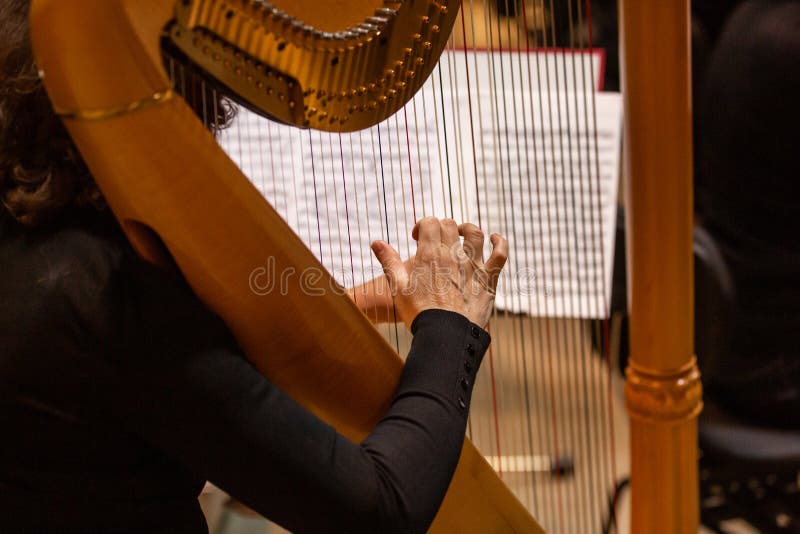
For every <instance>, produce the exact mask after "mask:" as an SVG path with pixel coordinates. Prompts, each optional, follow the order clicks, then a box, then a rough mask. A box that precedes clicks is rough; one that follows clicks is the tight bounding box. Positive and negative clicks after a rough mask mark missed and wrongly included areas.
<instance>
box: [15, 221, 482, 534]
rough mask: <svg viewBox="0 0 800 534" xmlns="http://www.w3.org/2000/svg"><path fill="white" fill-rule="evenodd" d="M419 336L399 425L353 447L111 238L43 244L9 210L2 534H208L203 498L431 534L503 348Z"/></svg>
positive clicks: (90, 231) (308, 522)
mask: <svg viewBox="0 0 800 534" xmlns="http://www.w3.org/2000/svg"><path fill="white" fill-rule="evenodd" d="M412 331H413V333H414V339H413V343H412V347H411V350H410V352H409V354H408V358H407V361H406V366H405V369H404V371H403V375H402V379H401V382H400V386H399V389H398V391H397V393H396V396H395V398H394V401H393V403H392V405H391V408H390V409H389V411H388V413H387V414H386V416H385V417H384V418H383V419H382V420H381V422H380V423H379V424H378V426H377V427H376V428H375V429H374V431H373V432H372V433H371V434H370V435H369V436H368V437H367V438H366V439H365V440H364V441H363V442H362V443H361V444H354V443H352V442H350V441H348V440H347V439H346V438H344V437H343V436H341V435H339V434H337V433H336V431H335V430H334V429H333V428H332V427H330V426H329V425H327V424H325V423H323V422H322V421H320V420H319V419H317V418H316V417H315V416H313V415H312V414H310V413H309V412H308V411H306V410H305V409H303V408H302V407H301V406H299V405H298V404H296V403H295V402H294V401H293V400H292V399H291V398H289V397H288V396H287V395H285V394H284V393H283V392H281V391H280V390H279V389H278V388H277V387H276V386H274V385H273V384H271V383H270V382H269V381H268V380H267V379H265V378H264V377H263V376H261V375H260V374H259V373H258V372H257V371H256V370H255V369H254V368H253V367H252V366H251V365H250V364H249V363H248V362H247V361H246V360H245V359H244V358H243V357H242V356H241V353H240V351H239V350H238V348H237V346H236V343H235V341H234V340H233V339H232V338H231V336H230V334H229V332H228V330H227V329H226V327H225V325H224V324H223V322H222V321H221V320H220V319H219V318H218V317H216V316H215V315H214V314H213V313H211V312H209V311H208V310H207V309H206V308H205V307H204V306H203V305H202V304H201V303H200V302H199V301H198V300H197V299H196V297H195V296H194V294H193V293H192V292H191V290H190V289H189V288H188V287H187V286H186V285H185V283H184V282H183V281H182V280H180V279H177V278H176V277H174V276H171V275H169V274H166V273H164V272H162V271H159V270H157V269H155V268H152V267H150V266H149V265H147V264H146V263H144V262H142V261H140V260H138V259H137V258H136V256H135V254H134V253H133V251H132V250H131V249H130V248H129V247H128V245H127V243H126V242H125V241H124V239H123V238H122V236H121V235H120V233H119V231H118V229H117V228H116V225H114V224H113V223H112V222H110V221H108V220H105V219H103V218H99V219H98V218H97V217H96V216H92V217H89V218H88V219H87V218H82V219H77V218H76V219H74V220H72V221H71V222H65V223H63V224H60V225H59V226H58V227H57V228H49V229H46V230H39V231H31V230H23V229H22V228H21V227H20V226H19V225H18V224H17V223H16V222H15V221H13V220H12V219H11V218H10V217H9V216H8V215H7V214H6V213H5V212H2V209H0V433H2V438H0V532H4V533H7V532H51V531H52V532H74V531H78V532H171V533H178V532H204V531H206V525H205V521H204V518H203V516H202V514H201V511H200V508H199V505H198V502H197V495H198V493H199V491H200V489H201V487H202V485H203V482H204V481H205V480H210V481H212V482H214V483H215V484H217V485H218V486H220V487H222V488H223V489H225V490H226V491H228V492H229V493H231V494H232V495H233V496H235V497H237V498H238V499H239V500H241V501H242V502H244V503H245V504H247V505H249V506H251V507H252V508H253V509H255V510H257V511H259V512H260V513H262V514H264V515H265V516H267V517H269V518H271V519H272V520H274V521H276V522H278V523H280V524H282V525H284V526H286V527H287V528H289V529H290V530H293V531H296V532H382V533H386V532H423V531H424V530H425V529H426V528H427V525H428V524H429V523H430V521H431V520H432V519H433V516H434V515H435V513H436V510H437V508H438V505H439V503H440V501H441V499H442V497H443V495H444V493H445V491H446V489H447V486H448V484H449V482H450V478H451V477H452V473H453V471H454V469H455V466H456V463H457V460H458V456H459V453H460V450H461V444H462V442H463V437H464V430H465V425H466V417H467V411H468V403H469V399H470V395H471V389H472V383H473V382H474V380H473V377H474V374H475V372H476V371H477V369H478V366H479V365H480V360H481V358H482V357H483V354H484V352H485V350H486V348H487V347H488V344H489V336H488V334H487V333H486V332H484V331H483V330H482V329H480V328H478V327H477V326H475V325H473V324H471V323H470V322H469V321H468V320H467V319H466V318H465V317H463V316H461V315H458V314H455V313H452V312H446V311H442V310H430V311H426V312H423V313H421V314H420V315H419V316H418V317H417V319H416V320H415V322H414V325H413V326H412ZM462 382H463V383H462Z"/></svg>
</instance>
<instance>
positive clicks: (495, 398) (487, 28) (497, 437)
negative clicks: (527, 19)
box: [483, 4, 508, 477]
mask: <svg viewBox="0 0 800 534" xmlns="http://www.w3.org/2000/svg"><path fill="white" fill-rule="evenodd" d="M484 6H485V7H484V8H485V9H486V15H487V16H485V17H483V19H484V32H485V33H484V35H485V36H486V42H487V46H488V52H489V54H488V55H489V57H488V66H489V79H490V83H489V95H490V96H489V100H490V101H491V102H495V101H496V94H495V89H496V84H495V77H494V68H495V60H494V55H495V54H494V42H493V33H492V28H491V13H492V10H491V8H490V7H489V6H487V5H486V4H484ZM489 115H490V118H491V127H492V130H491V131H497V115H496V110H495V106H492V105H490V106H489ZM491 139H492V147H490V155H491V153H492V152H494V153H496V151H497V148H496V145H495V142H494V136H492V137H491ZM484 142H485V139H484ZM495 155H496V154H495ZM498 159H499V158H497V157H493V158H492V162H493V163H494V168H493V169H492V173H491V175H492V176H495V177H499V176H500V173H499V172H497V162H498ZM485 176H488V175H485ZM487 188H488V184H487ZM490 200H491V196H487V200H486V219H487V223H488V221H491V220H492V211H490V210H492V209H493V207H492V206H490V204H491V202H490ZM498 230H500V231H502V229H498ZM497 316H498V310H497V308H496V307H495V309H494V310H493V313H492V319H493V321H492V323H490V325H489V327H490V332H491V327H492V325H493V324H496V323H497V322H498V321H497ZM498 337H499V336H498ZM501 352H502V351H500V350H498V347H496V346H489V350H488V352H487V355H486V359H487V360H488V363H489V383H490V385H491V401H492V420H493V423H494V428H493V431H494V436H493V438H494V440H493V441H494V443H493V445H494V448H495V452H496V458H497V470H498V472H499V474H500V476H501V477H503V474H504V467H505V466H504V457H503V448H502V446H501V437H502V434H501V432H500V417H499V413H498V412H499V409H498V407H499V405H500V402H502V396H501V394H502V391H500V389H499V388H498V387H497V379H496V374H495V366H496V365H497V367H498V371H499V366H500V362H499V359H500V358H499V357H497V356H496V354H498V353H501ZM495 362H497V363H495ZM507 470H508V469H507V468H506V471H507Z"/></svg>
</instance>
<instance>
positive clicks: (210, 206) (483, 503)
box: [31, 0, 700, 533]
mask: <svg viewBox="0 0 800 534" xmlns="http://www.w3.org/2000/svg"><path fill="white" fill-rule="evenodd" d="M476 3H477V2H476ZM531 3H534V4H535V3H536V2H531ZM462 4H463V6H462ZM523 4H524V2H523ZM539 4H540V5H541V6H542V7H543V8H544V7H546V4H545V2H544V1H542V0H540V1H539ZM579 4H580V2H579V3H578V4H576V6H577V5H579ZM552 5H553V4H552V2H550V6H552ZM459 8H463V9H464V12H465V13H468V12H469V11H468V10H470V9H471V8H472V3H471V2H470V3H469V5H468V2H446V1H438V2H437V1H432V0H431V1H421V0H415V1H408V2H401V1H399V0H398V1H394V0H386V1H385V2H379V1H376V0H352V1H350V2H338V1H331V2H327V3H320V2H315V1H313V0H303V1H299V0H295V1H293V2H288V1H273V2H261V1H255V0H225V1H222V0H179V1H176V0H114V1H109V0H80V1H75V2H70V3H65V2H58V1H56V0H34V2H33V10H32V21H31V31H32V38H33V41H34V50H35V56H36V61H37V65H38V66H39V68H40V69H41V71H42V73H43V75H44V80H45V85H46V87H47V90H48V93H49V95H50V97H51V100H52V101H53V104H54V107H55V108H56V110H57V112H59V113H60V114H61V115H62V117H63V118H64V122H65V124H66V126H67V128H68V129H69V131H70V134H71V135H72V137H73V139H74V140H75V142H76V144H77V145H78V147H79V148H80V150H81V153H82V155H83V156H84V158H85V160H86V161H87V163H88V165H89V167H90V169H91V171H92V173H93V175H94V176H95V178H96V180H97V182H98V184H99V185H100V187H101V189H102V190H103V193H104V195H105V197H106V198H107V200H108V202H109V205H110V206H111V208H112V210H113V212H114V214H115V216H116V217H117V219H118V220H119V222H120V224H121V225H122V228H123V229H124V231H125V232H126V234H127V236H128V238H129V240H130V241H131V243H132V244H133V245H134V247H135V248H136V249H137V251H138V252H139V253H140V254H141V255H142V256H143V257H144V258H146V259H148V260H149V261H152V262H154V263H159V264H166V263H169V262H171V261H174V262H175V264H177V266H178V267H179V268H180V270H181V272H182V273H183V275H184V276H185V278H186V279H187V280H188V282H189V283H190V284H191V285H192V287H193V288H194V290H195V292H196V293H197V294H198V296H199V297H200V298H201V299H202V300H203V301H204V302H205V303H206V304H207V305H209V306H210V307H211V308H213V309H214V310H215V311H216V312H217V313H218V314H220V315H221V316H222V317H223V319H224V320H225V321H226V323H227V324H228V326H229V327H230V328H231V330H232V331H233V333H234V335H235V336H236V338H237V340H238V341H239V343H240V345H241V346H242V348H243V349H244V351H245V353H246V354H247V356H248V358H249V359H250V360H251V361H253V363H254V364H255V365H256V366H257V367H258V368H259V369H260V370H261V371H262V372H263V373H264V374H265V375H267V376H269V377H270V379H271V380H272V381H273V382H275V383H276V384H277V385H278V386H279V387H281V388H282V389H283V390H284V391H286V392H287V393H289V394H290V395H291V396H292V397H294V398H295V399H296V400H298V401H299V402H301V403H302V404H303V405H304V406H306V407H307V408H308V409H310V410H311V411H313V412H314V413H316V414H317V415H319V416H320V417H322V418H323V419H324V420H326V421H327V422H329V423H330V424H332V425H333V426H335V427H336V428H337V430H338V431H339V432H341V433H343V434H345V435H347V436H348V437H349V438H351V439H353V440H355V441H358V440H360V439H361V438H363V436H364V435H366V434H367V433H368V432H369V430H370V429H371V428H372V427H373V426H374V424H375V423H376V422H377V421H378V419H379V418H380V417H381V415H382V414H383V413H384V411H385V409H386V407H387V406H388V403H389V402H390V400H391V395H392V392H393V390H394V389H395V386H396V383H397V380H398V377H399V374H400V371H401V368H402V361H401V360H400V359H399V358H398V356H397V353H396V352H395V350H394V349H393V348H392V347H391V346H390V345H389V344H387V342H386V341H385V339H384V338H383V337H382V336H381V335H380V334H378V333H377V332H376V330H375V329H374V328H373V327H372V326H371V325H370V324H369V323H368V321H367V320H366V319H365V318H364V316H363V315H362V314H361V312H360V311H359V310H358V309H357V308H356V307H355V306H354V305H353V303H352V302H351V301H350V300H349V299H348V298H346V297H344V296H342V295H341V294H338V295H337V294H336V292H332V291H330V289H331V288H335V287H338V285H337V284H336V283H335V282H334V281H333V279H332V278H331V276H330V275H328V274H327V273H326V271H324V270H321V269H320V268H319V267H320V266H319V262H318V261H317V259H316V258H315V257H314V255H313V254H312V253H311V252H309V250H308V249H307V248H306V247H305V246H304V245H303V243H302V242H301V241H300V240H299V239H298V238H297V237H296V236H295V234H294V233H293V232H292V230H291V229H290V228H289V227H288V226H287V225H286V223H285V222H284V220H283V219H282V218H281V216H280V215H279V214H278V213H277V212H276V211H275V210H274V209H273V208H272V207H270V206H269V204H268V203H266V202H265V201H264V199H263V197H262V196H261V194H260V193H259V192H258V191H257V190H256V189H255V188H254V187H253V185H252V184H251V183H250V181H248V179H247V178H246V177H245V176H244V175H243V174H242V173H241V172H240V171H239V170H238V169H237V167H236V166H235V165H234V164H233V163H232V162H231V161H230V160H229V158H228V157H227V156H225V154H224V153H223V152H222V151H221V150H220V149H219V147H218V145H217V144H216V142H215V140H214V139H213V137H212V136H211V135H210V134H209V133H208V132H207V131H205V129H204V128H203V127H202V125H201V124H200V122H199V121H198V120H197V118H196V117H195V115H194V113H193V112H192V111H191V109H190V107H189V106H188V105H187V104H186V102H184V101H183V100H182V99H181V98H180V97H179V96H178V95H176V94H175V92H174V90H173V88H172V85H171V81H170V77H169V75H168V73H167V72H166V70H165V68H164V63H163V56H162V43H163V42H164V41H165V40H169V41H170V42H171V43H172V44H173V45H175V46H177V48H179V49H180V50H181V51H182V52H183V53H184V54H186V55H187V56H189V57H190V58H191V60H192V61H193V62H194V63H195V64H197V65H199V66H200V67H201V68H202V69H203V70H205V71H206V72H207V73H208V74H210V75H211V76H212V77H213V78H215V79H216V80H217V82H219V83H220V84H221V85H224V86H227V87H228V88H233V89H235V90H236V93H237V94H238V98H239V99H240V101H242V102H244V103H246V104H247V105H248V106H251V107H253V108H257V109H260V110H262V111H263V112H265V113H266V114H267V115H269V116H271V117H272V118H273V119H276V120H277V121H280V122H283V123H286V124H294V125H297V126H300V127H310V128H314V129H319V130H327V131H354V130H358V129H360V128H364V127H366V126H369V125H372V124H375V123H377V122H379V121H380V120H382V119H384V118H385V117H388V116H389V115H391V114H392V113H393V112H395V111H397V110H398V109H401V108H402V106H403V104H404V103H405V102H406V101H407V100H408V98H410V97H411V96H412V95H413V94H414V92H415V91H416V90H417V89H418V88H419V87H420V86H421V85H422V83H423V82H424V80H425V79H426V78H427V76H428V75H429V74H430V72H431V71H432V69H433V68H434V64H435V62H436V59H437V57H438V55H439V54H440V53H441V51H442V49H443V48H444V46H445V44H446V42H447V39H448V36H449V35H450V31H451V29H452V27H453V25H454V24H457V13H458V11H459ZM621 14H622V16H621V20H622V23H623V27H624V31H623V37H624V45H623V46H624V50H625V63H626V67H625V69H626V70H625V82H624V83H625V86H626V89H627V92H628V94H627V99H626V121H627V122H626V135H627V149H626V153H627V157H628V160H629V163H628V171H629V173H630V176H631V180H630V187H629V197H628V199H629V200H628V203H629V204H628V205H629V210H630V212H631V214H632V217H631V218H630V219H629V220H630V221H631V224H630V229H629V234H630V236H631V239H630V245H631V246H630V247H629V250H630V251H631V254H630V257H629V262H630V269H631V270H630V272H631V279H632V283H631V289H632V291H631V293H632V297H631V311H632V340H631V343H632V350H633V360H632V364H631V366H630V369H629V371H628V376H629V379H628V385H627V396H628V400H629V411H630V414H631V426H632V432H631V437H632V443H631V451H632V462H631V463H632V466H631V468H632V477H631V478H632V487H633V495H634V497H633V506H634V514H633V525H634V530H633V531H634V532H652V531H660V532H667V531H670V532H686V531H689V530H691V528H692V527H693V526H694V525H696V524H697V494H696V473H695V468H696V465H695V464H696V451H695V443H694V442H695V433H696V426H695V425H696V423H695V418H696V415H697V412H698V411H699V407H700V386H699V381H698V378H697V371H696V367H695V366H694V361H693V359H692V356H691V355H692V346H691V340H692V330H691V329H692V323H691V310H692V306H691V211H690V206H691V201H690V200H691V190H690V187H691V165H690V162H691V151H690V121H689V113H690V106H689V99H688V98H689V97H688V94H689V92H688V61H687V58H688V7H687V5H686V3H678V4H672V3H669V5H667V3H661V2H656V1H652V2H632V1H626V2H623V4H622V6H621ZM467 18H468V17H466V16H465V17H464V18H463V19H462V21H463V20H464V19H467ZM465 27H466V26H464V27H462V28H465ZM656 30H657V31H656ZM463 31H465V30H463ZM648 54H652V55H653V56H654V57H659V58H663V62H658V63H656V62H653V61H651V58H650V56H648ZM653 124H658V125H659V127H658V128H653V127H652V125H653ZM232 214H235V216H233V215H232ZM653 236H659V241H658V245H659V246H656V242H655V240H654V237H653ZM267 254H269V255H270V256H271V257H272V258H273V259H274V261H275V268H276V269H277V270H292V271H294V272H304V271H306V270H309V269H310V270H314V271H315V272H319V273H323V274H321V275H320V276H316V277H312V278H305V279H300V278H290V279H288V280H287V284H288V287H287V291H286V292H285V294H278V293H273V294H267V295H265V294H258V293H254V292H253V291H252V287H251V285H250V278H251V275H252V271H253V268H254V266H257V265H261V264H263V262H264V261H265V256H266V255H267ZM309 289H311V290H313V291H314V292H315V293H319V295H321V296H319V295H318V296H315V297H314V299H313V306H310V305H309V303H308V299H307V297H306V295H307V294H308V293H309ZM298 331H301V332H312V333H313V335H302V336H293V335H288V334H290V333H293V332H298ZM266 340H269V343H267V342H266ZM267 346H269V347H270V350H269V354H267V353H265V351H264V347H267ZM654 458H659V459H661V460H660V461H654ZM603 499H604V496H603V497H600V498H598V502H602V501H603ZM562 516H563V514H562ZM586 524H587V525H588V523H586ZM563 528H566V527H563V526H562V527H560V528H559V526H558V524H557V523H555V524H554V526H553V527H552V530H554V531H558V530H560V529H563ZM431 530H432V531H435V532H448V533H449V532H491V533H495V532H526V533H527V532H538V531H540V530H541V529H540V527H539V526H538V524H537V522H536V521H535V520H534V519H533V517H532V515H531V513H530V511H529V510H528V508H526V506H524V505H523V504H522V503H521V502H520V500H519V499H518V498H517V496H515V495H514V493H513V492H512V491H511V490H510V489H509V487H508V486H507V485H506V484H504V482H503V481H502V480H501V479H500V477H499V476H498V475H497V473H496V472H495V471H494V470H493V469H492V467H491V466H490V465H489V463H488V462H487V461H486V460H485V459H484V457H483V456H482V455H481V454H480V453H479V452H478V450H477V449H476V448H475V447H474V446H473V445H472V444H471V443H470V441H469V440H467V441H466V443H465V447H464V450H463V453H462V456H461V460H460V462H459V466H458V469H457V471H456V475H455V477H454V479H453V482H452V484H451V487H450V490H449V491H448V494H447V497H446V498H445V501H444V503H443V505H442V507H441V509H440V512H439V514H438V515H437V518H436V520H435V522H434V524H433V526H432V529H431Z"/></svg>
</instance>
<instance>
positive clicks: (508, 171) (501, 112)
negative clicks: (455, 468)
mask: <svg viewBox="0 0 800 534" xmlns="http://www.w3.org/2000/svg"><path fill="white" fill-rule="evenodd" d="M504 2H505V7H506V13H508V0H504ZM505 19H506V20H505V24H503V21H502V20H501V17H500V15H499V14H498V16H497V17H496V21H495V24H496V31H497V55H496V56H495V60H496V61H497V62H499V66H498V65H497V63H495V67H494V76H495V79H494V83H495V87H496V93H495V94H496V97H495V99H494V102H495V112H496V116H497V124H496V128H495V132H496V133H495V137H496V141H497V160H498V161H499V163H500V174H499V176H498V177H499V186H500V188H499V189H500V195H499V198H498V212H499V217H500V220H501V225H500V226H501V228H502V229H503V232H504V233H505V234H506V235H508V236H509V237H510V238H511V239H512V242H513V243H514V246H516V238H517V235H518V234H517V229H516V222H515V220H514V214H513V211H512V210H513V202H514V197H513V183H512V176H513V166H512V150H511V137H512V135H513V136H514V137H515V138H516V137H517V136H516V135H515V132H514V129H513V128H512V126H511V124H510V123H509V111H508V100H509V98H508V95H509V94H511V100H512V103H513V104H514V105H516V96H515V95H514V94H513V91H514V85H513V83H514V82H513V66H511V64H510V63H509V66H510V67H512V69H511V71H510V72H509V74H511V77H512V79H511V81H510V83H509V84H508V86H507V84H506V68H505V64H504V63H505V56H509V57H510V55H509V51H507V50H505V48H506V47H504V46H503V36H504V33H505V34H506V40H508V37H509V36H510V32H511V26H510V24H511V17H505ZM498 73H499V79H500V84H499V87H497V76H498ZM503 133H505V135H503ZM515 140H516V141H518V139H515ZM517 148H518V146H517ZM504 149H505V150H504ZM518 262H519V258H518V257H516V255H512V257H511V258H509V262H508V268H509V269H510V270H511V272H512V273H513V272H516V270H517V269H516V267H517V265H518ZM507 293H508V294H509V295H506V296H507V299H508V300H509V301H510V303H509V302H507V303H506V306H504V308H503V322H504V326H505V327H506V328H510V335H508V334H507V335H506V336H503V337H505V338H506V339H505V341H506V344H507V345H508V346H509V348H507V349H506V350H505V351H503V354H504V356H505V357H504V358H502V359H501V358H498V362H500V361H502V362H503V363H504V364H505V365H504V367H505V366H506V365H507V366H509V367H512V369H511V372H509V371H506V376H508V377H516V379H517V381H519V377H520V376H521V372H520V365H519V339H518V337H517V329H516V328H515V323H517V322H518V321H519V320H521V316H520V315H519V314H515V316H514V315H511V314H510V313H509V307H510V308H513V307H514V300H515V295H514V291H513V290H511V291H510V292H507ZM509 324H510V325H511V326H510V327H509V326H508V325H509ZM505 360H508V361H505ZM499 367H500V365H499V363H498V368H499ZM503 389H504V390H505V389H508V390H509V391H508V392H507V393H506V394H504V395H503V396H502V398H503V401H504V404H505V403H508V404H509V407H515V406H516V405H517V403H518V399H516V398H513V397H511V398H509V397H510V396H511V395H512V394H513V393H514V390H517V391H520V390H521V388H519V387H514V388H503ZM502 412H505V410H503V409H501V413H502ZM516 427H517V425H510V428H507V430H506V435H507V436H508V439H507V441H510V442H511V443H510V446H513V450H515V451H516V450H519V441H520V440H519V438H518V436H517V435H516V434H517V432H516V430H517V428H516ZM507 456H508V459H509V462H508V463H509V468H510V469H512V470H513V471H514V472H519V470H520V468H519V465H518V460H519V455H518V454H517V455H515V454H508V455H507Z"/></svg>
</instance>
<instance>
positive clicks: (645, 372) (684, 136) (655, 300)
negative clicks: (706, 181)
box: [620, 0, 702, 533]
mask: <svg viewBox="0 0 800 534" xmlns="http://www.w3.org/2000/svg"><path fill="white" fill-rule="evenodd" d="M689 28H690V15H689V2H688V0H682V1H680V0H676V1H671V2H663V1H660V0H621V1H620V31H621V43H622V57H621V59H622V63H623V65H622V69H623V70H622V73H623V79H622V83H623V92H624V94H625V170H626V206H627V207H626V209H627V236H628V237H627V240H628V241H627V248H628V273H629V282H628V284H629V287H628V289H629V292H628V294H629V300H628V307H629V312H630V322H631V324H630V349H631V350H630V352H631V357H630V365H629V367H628V369H627V371H626V375H627V383H626V387H625V394H626V400H627V410H628V413H629V415H630V419H631V421H630V428H631V430H630V445H631V495H632V518H631V521H632V523H631V531H632V532H634V533H647V532H664V533H686V532H697V528H698V521H699V503H698V479H697V416H698V414H699V413H700V410H701V408H702V387H701V384H700V374H699V371H698V369H697V365H696V362H695V358H694V355H693V353H694V348H693V339H694V330H693V312H694V300H693V298H694V293H693V273H692V130H691V128H692V121H691V116H692V114H691V77H690V72H691V70H690V50H691V48H690V46H691V41H690V30H689Z"/></svg>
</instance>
